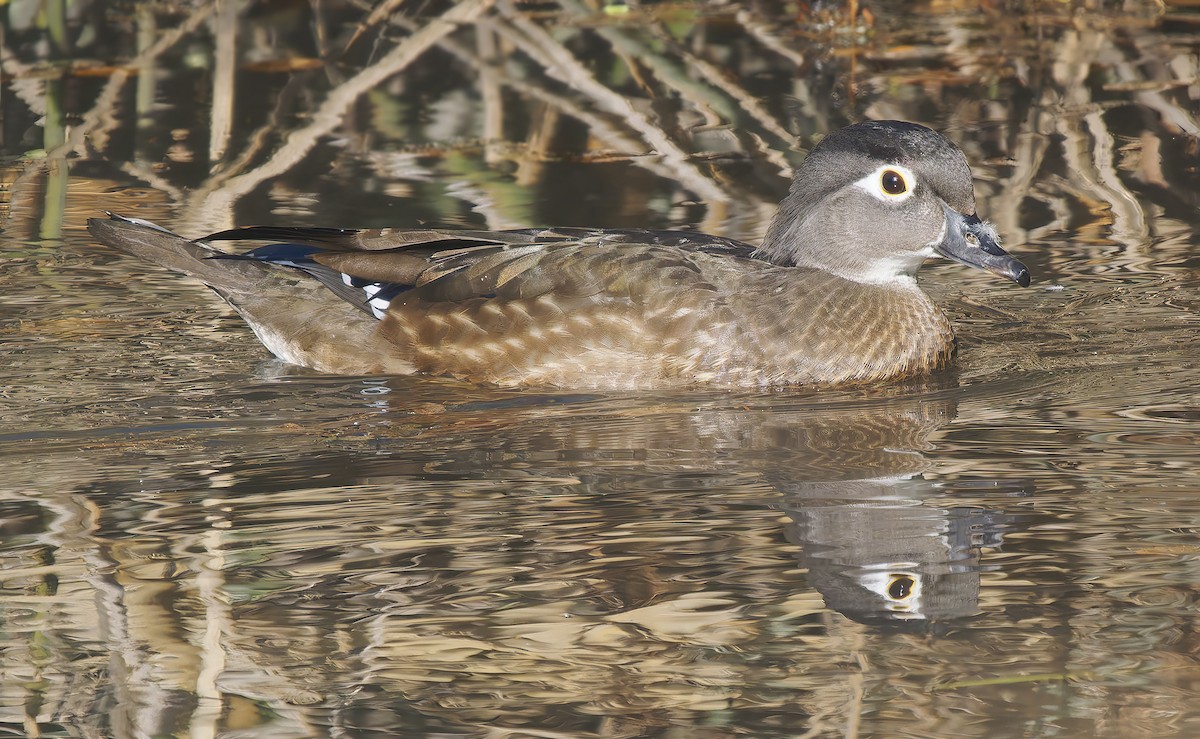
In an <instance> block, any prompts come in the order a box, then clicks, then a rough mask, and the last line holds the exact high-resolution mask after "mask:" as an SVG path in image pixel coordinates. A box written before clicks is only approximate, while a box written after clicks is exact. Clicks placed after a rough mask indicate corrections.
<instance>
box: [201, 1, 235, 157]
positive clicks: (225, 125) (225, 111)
mask: <svg viewBox="0 0 1200 739" xmlns="http://www.w3.org/2000/svg"><path fill="white" fill-rule="evenodd" d="M216 3H217V17H216V29H215V32H216V36H217V48H216V50H215V52H214V56H215V57H216V59H215V62H216V63H215V68H214V71H213V97H212V111H211V116H212V119H211V120H212V126H211V132H210V134H209V139H208V163H209V167H214V166H216V165H217V164H218V163H219V162H220V161H221V158H222V157H224V156H225V150H226V149H228V148H229V135H230V133H231V132H232V131H233V90H234V79H235V78H234V72H235V71H236V70H237V22H238V10H239V5H240V3H239V2H238V0H216Z"/></svg>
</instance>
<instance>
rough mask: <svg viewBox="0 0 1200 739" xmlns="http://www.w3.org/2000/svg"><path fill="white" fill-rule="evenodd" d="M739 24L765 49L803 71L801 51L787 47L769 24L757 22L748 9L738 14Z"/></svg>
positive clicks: (803, 61) (803, 60)
mask: <svg viewBox="0 0 1200 739" xmlns="http://www.w3.org/2000/svg"><path fill="white" fill-rule="evenodd" d="M736 17H737V22H738V24H739V25H741V27H742V28H744V29H746V32H747V33H749V34H750V35H751V36H753V37H754V40H755V41H757V42H758V43H760V44H762V45H763V46H764V47H765V48H767V49H770V50H771V51H773V52H775V53H776V54H778V55H779V56H781V57H783V58H784V59H787V60H789V61H790V62H792V63H793V64H795V65H796V67H797V68H798V69H802V68H803V67H804V64H805V61H806V60H805V59H804V55H803V54H801V53H800V52H799V51H796V50H795V49H792V48H790V47H788V46H785V45H784V44H783V42H781V41H780V40H779V38H778V37H777V36H776V35H775V34H774V33H773V32H772V30H771V29H770V28H768V27H767V24H765V23H763V22H761V21H759V20H756V19H755V18H754V16H753V15H752V14H751V13H750V11H748V10H746V9H744V8H743V9H742V10H739V11H738V12H737V16H736Z"/></svg>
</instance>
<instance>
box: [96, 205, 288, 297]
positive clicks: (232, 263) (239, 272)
mask: <svg viewBox="0 0 1200 739" xmlns="http://www.w3.org/2000/svg"><path fill="white" fill-rule="evenodd" d="M105 213H106V215H107V216H108V218H89V219H88V231H90V232H91V234H92V236H94V237H96V240H98V241H99V242H100V243H102V244H105V245H106V246H111V247H112V248H114V249H116V250H118V251H121V252H124V253H126V254H128V255H130V256H132V257H136V258H138V259H141V260H143V261H146V262H151V263H154V264H157V265H159V266H162V267H166V268H167V269H171V270H174V271H176V272H182V273H183V274H185V275H189V276H191V277H195V278H196V279H198V280H200V281H201V282H203V283H204V284H206V285H208V286H209V287H211V288H212V289H213V290H216V291H217V293H218V294H220V295H221V296H222V297H224V298H225V299H226V300H228V301H229V302H231V303H236V298H235V297H234V296H236V295H247V294H253V293H261V292H262V291H263V290H264V288H266V287H267V285H266V284H264V281H271V280H272V278H274V279H278V275H279V273H278V272H277V270H278V268H277V267H273V266H271V265H268V264H266V263H264V262H259V261H255V260H249V259H221V258H220V257H225V256H229V254H228V253H227V252H223V251H220V250H218V249H214V248H213V247H211V246H208V245H207V244H204V243H202V242H196V241H191V240H189V239H185V238H184V237H182V236H180V235H178V234H175V233H172V232H170V231H168V230H167V229H165V228H163V227H162V226H159V225H158V224H156V223H151V222H150V221H144V220H142V219H140V218H128V217H126V216H121V215H117V214H116V213H108V212H107V211H105Z"/></svg>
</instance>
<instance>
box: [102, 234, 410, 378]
mask: <svg viewBox="0 0 1200 739" xmlns="http://www.w3.org/2000/svg"><path fill="white" fill-rule="evenodd" d="M88 230H89V231H91V233H92V235H93V236H95V237H96V239H97V240H98V241H100V242H101V243H103V244H106V245H108V246H111V247H113V248H114V249H117V250H118V251H122V252H124V253H126V254H129V255H131V256H133V257H136V258H138V259H141V260H143V261H145V262H152V263H154V264H157V265H159V266H162V267H166V268H167V269H172V270H175V271H176V272H182V273H183V274H185V275H189V276H191V277H194V278H196V279H198V280H200V281H201V282H203V283H204V284H206V285H208V286H209V287H210V288H212V289H213V290H214V291H215V292H216V293H217V294H218V295H220V296H221V297H222V298H224V299H225V302H227V303H229V304H230V305H231V306H233V308H234V310H236V311H237V312H238V313H240V314H241V315H242V318H244V319H245V320H246V323H248V324H249V325H250V328H251V329H252V330H253V331H254V333H255V334H256V335H257V336H258V338H259V340H260V341H262V343H263V344H264V345H266V347H267V348H268V349H269V350H270V351H271V353H272V354H274V355H275V356H277V357H279V358H280V359H284V360H286V361H288V362H291V363H292V364H299V365H303V366H306V367H312V368H313V369H316V370H319V371H322V372H331V373H335V374H378V373H383V372H387V373H392V374H408V373H411V372H412V371H413V367H412V365H411V364H409V363H408V362H406V361H404V360H402V359H398V358H394V357H390V356H388V355H387V354H386V353H384V352H380V351H378V346H379V339H378V337H377V336H376V335H375V328H376V326H377V324H378V321H376V320H375V318H373V317H371V316H370V315H368V314H365V313H363V312H362V311H361V310H359V309H357V308H355V307H354V306H352V305H350V304H349V303H347V302H346V301H344V300H342V299H341V298H339V297H337V296H336V295H335V294H334V293H333V292H331V291H330V290H328V289H326V288H325V286H323V285H322V284H321V283H320V282H319V281H318V280H315V279H312V278H311V277H309V276H307V275H304V274H303V273H301V272H300V271H298V270H296V269H295V268H293V267H288V266H280V265H278V264H271V263H269V262H264V261H260V260H258V259H255V258H243V257H241V255H237V254H230V253H228V252H223V251H220V250H218V249H214V248H213V247H211V246H208V245H207V244H205V243H204V242H203V241H190V240H188V239H185V238H184V237H182V236H179V235H178V234H174V233H171V232H170V231H168V230H166V229H165V228H162V227H161V226H158V225H157V224H154V223H151V222H149V221H143V220H141V219H139V218H127V217H124V216H119V215H115V214H112V213H109V214H108V218H107V219H104V218H92V219H90V220H89V221H88Z"/></svg>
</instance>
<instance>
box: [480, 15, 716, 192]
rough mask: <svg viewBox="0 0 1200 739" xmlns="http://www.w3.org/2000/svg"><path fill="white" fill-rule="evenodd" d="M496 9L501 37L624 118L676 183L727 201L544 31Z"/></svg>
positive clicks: (681, 153)
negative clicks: (505, 21) (501, 22)
mask: <svg viewBox="0 0 1200 739" xmlns="http://www.w3.org/2000/svg"><path fill="white" fill-rule="evenodd" d="M497 7H498V9H499V10H500V13H501V14H502V15H504V17H505V18H506V19H508V21H509V22H510V23H511V26H505V25H499V24H497V25H496V30H497V31H498V32H499V33H500V34H501V35H503V36H504V37H505V38H508V39H509V40H510V41H512V43H513V44H515V45H516V46H517V47H519V48H520V49H521V51H523V52H524V53H526V54H528V55H529V56H530V58H532V59H533V60H534V61H535V62H537V63H538V64H540V65H541V66H542V67H543V68H545V69H546V70H547V72H549V73H550V74H552V75H555V76H557V77H559V78H560V79H562V80H563V81H564V82H566V83H567V84H568V85H570V86H571V87H574V88H575V89H576V90H578V91H579V92H581V93H583V94H585V95H587V96H589V97H591V98H592V99H593V100H594V101H595V102H596V104H597V105H599V106H600V107H601V108H603V109H604V110H607V111H608V112H610V113H612V114H614V115H617V116H620V117H622V118H624V119H625V122H626V123H628V124H629V126H630V127H631V128H633V129H634V130H636V131H637V132H638V133H639V134H641V136H642V137H643V138H644V139H645V140H646V142H647V143H648V144H650V146H652V147H653V148H654V150H655V151H657V152H658V154H659V155H660V156H662V157H663V160H664V162H665V163H666V164H667V166H668V167H670V168H671V169H672V170H673V171H674V173H675V174H674V179H676V180H678V181H679V182H680V184H682V185H683V186H684V187H686V188H688V189H689V190H691V191H692V192H694V193H696V194H697V195H699V196H700V197H702V198H704V199H706V200H710V201H716V202H725V201H728V200H729V195H727V194H726V193H725V191H724V190H722V189H721V188H720V187H719V186H718V185H717V184H716V183H715V182H713V181H712V180H710V179H708V178H707V177H705V176H704V175H702V174H701V173H700V172H699V171H698V170H697V168H696V166H695V164H693V163H692V162H690V161H688V154H687V152H685V151H683V150H682V149H680V148H679V146H678V145H676V143H675V142H674V141H672V140H671V138H670V137H669V136H668V135H667V134H666V132H665V131H663V130H662V129H661V128H659V127H658V126H656V125H654V123H652V122H651V121H650V119H649V118H647V117H646V115H645V114H643V113H641V112H640V111H638V110H635V109H634V108H633V106H631V105H630V104H629V101H628V100H626V99H625V97H623V96H622V95H620V94H618V93H616V92H614V91H613V90H610V89H609V88H607V87H605V86H604V85H602V84H600V82H598V81H597V80H596V78H595V77H593V76H592V74H591V73H590V72H589V71H588V70H587V68H585V67H584V66H583V65H582V64H580V63H579V60H578V59H576V58H575V56H574V55H573V54H571V52H569V51H567V49H566V48H565V47H563V45H562V44H560V43H558V42H557V41H555V40H554V38H553V37H552V36H551V35H550V34H549V33H547V32H546V30H545V29H543V28H542V27H540V26H538V25H537V24H535V23H533V22H531V21H530V20H529V19H527V18H525V17H524V16H523V15H522V14H521V13H519V12H518V11H517V10H516V9H515V8H514V7H513V6H512V3H511V0H500V2H499V4H498V5H497Z"/></svg>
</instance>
